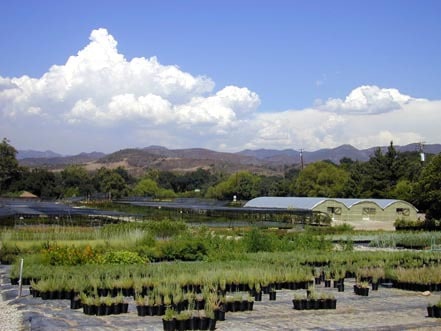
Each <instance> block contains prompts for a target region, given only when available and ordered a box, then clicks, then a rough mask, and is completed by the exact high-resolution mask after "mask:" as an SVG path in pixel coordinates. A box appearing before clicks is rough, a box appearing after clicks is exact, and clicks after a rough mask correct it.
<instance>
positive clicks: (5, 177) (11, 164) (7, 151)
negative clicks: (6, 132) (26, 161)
mask: <svg viewBox="0 0 441 331" xmlns="http://www.w3.org/2000/svg"><path fill="white" fill-rule="evenodd" d="M16 155H17V150H16V149H15V148H14V147H13V146H12V145H10V144H9V140H8V139H6V138H3V141H2V142H1V143H0V193H2V192H6V191H7V190H8V188H9V186H10V185H11V184H12V182H13V181H14V180H17V179H18V178H19V176H20V167H19V164H18V161H17V158H16Z"/></svg>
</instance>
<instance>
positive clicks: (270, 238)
mask: <svg viewBox="0 0 441 331" xmlns="http://www.w3.org/2000/svg"><path fill="white" fill-rule="evenodd" d="M275 240H277V238H276V237H275V236H274V235H273V234H270V233H265V232H263V231H262V230H260V229H258V228H253V229H251V230H250V231H249V232H247V233H246V234H245V236H244V237H243V241H244V244H245V249H246V251H247V252H248V253H257V252H272V251H273V250H274V241H275Z"/></svg>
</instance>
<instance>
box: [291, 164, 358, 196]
mask: <svg viewBox="0 0 441 331" xmlns="http://www.w3.org/2000/svg"><path fill="white" fill-rule="evenodd" d="M349 179H350V177H349V173H348V172H347V171H345V170H343V169H341V168H339V167H337V166H336V165H334V164H332V163H329V162H325V161H319V162H314V163H310V164H308V165H307V166H306V167H305V169H303V171H301V172H300V174H299V177H298V178H297V180H296V181H295V182H294V183H293V188H292V191H293V192H294V193H295V195H297V196H307V197H332V198H343V197H346V194H345V189H346V187H347V183H348V182H349Z"/></svg>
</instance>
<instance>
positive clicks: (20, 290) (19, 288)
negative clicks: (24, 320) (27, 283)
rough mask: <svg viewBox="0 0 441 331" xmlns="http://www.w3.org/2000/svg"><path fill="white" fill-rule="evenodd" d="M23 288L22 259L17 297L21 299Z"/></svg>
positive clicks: (21, 261)
mask: <svg viewBox="0 0 441 331" xmlns="http://www.w3.org/2000/svg"><path fill="white" fill-rule="evenodd" d="M22 288H23V259H21V260H20V277H19V279H18V296H17V298H19V297H21V292H22Z"/></svg>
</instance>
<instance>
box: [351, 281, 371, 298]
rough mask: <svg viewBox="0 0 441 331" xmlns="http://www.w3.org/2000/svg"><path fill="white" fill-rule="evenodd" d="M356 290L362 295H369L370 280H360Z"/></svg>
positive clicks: (355, 287)
mask: <svg viewBox="0 0 441 331" xmlns="http://www.w3.org/2000/svg"><path fill="white" fill-rule="evenodd" d="M354 292H355V294H357V295H361V296H365V297H367V296H368V295H369V283H368V282H361V281H358V282H357V283H356V284H355V285H354Z"/></svg>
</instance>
